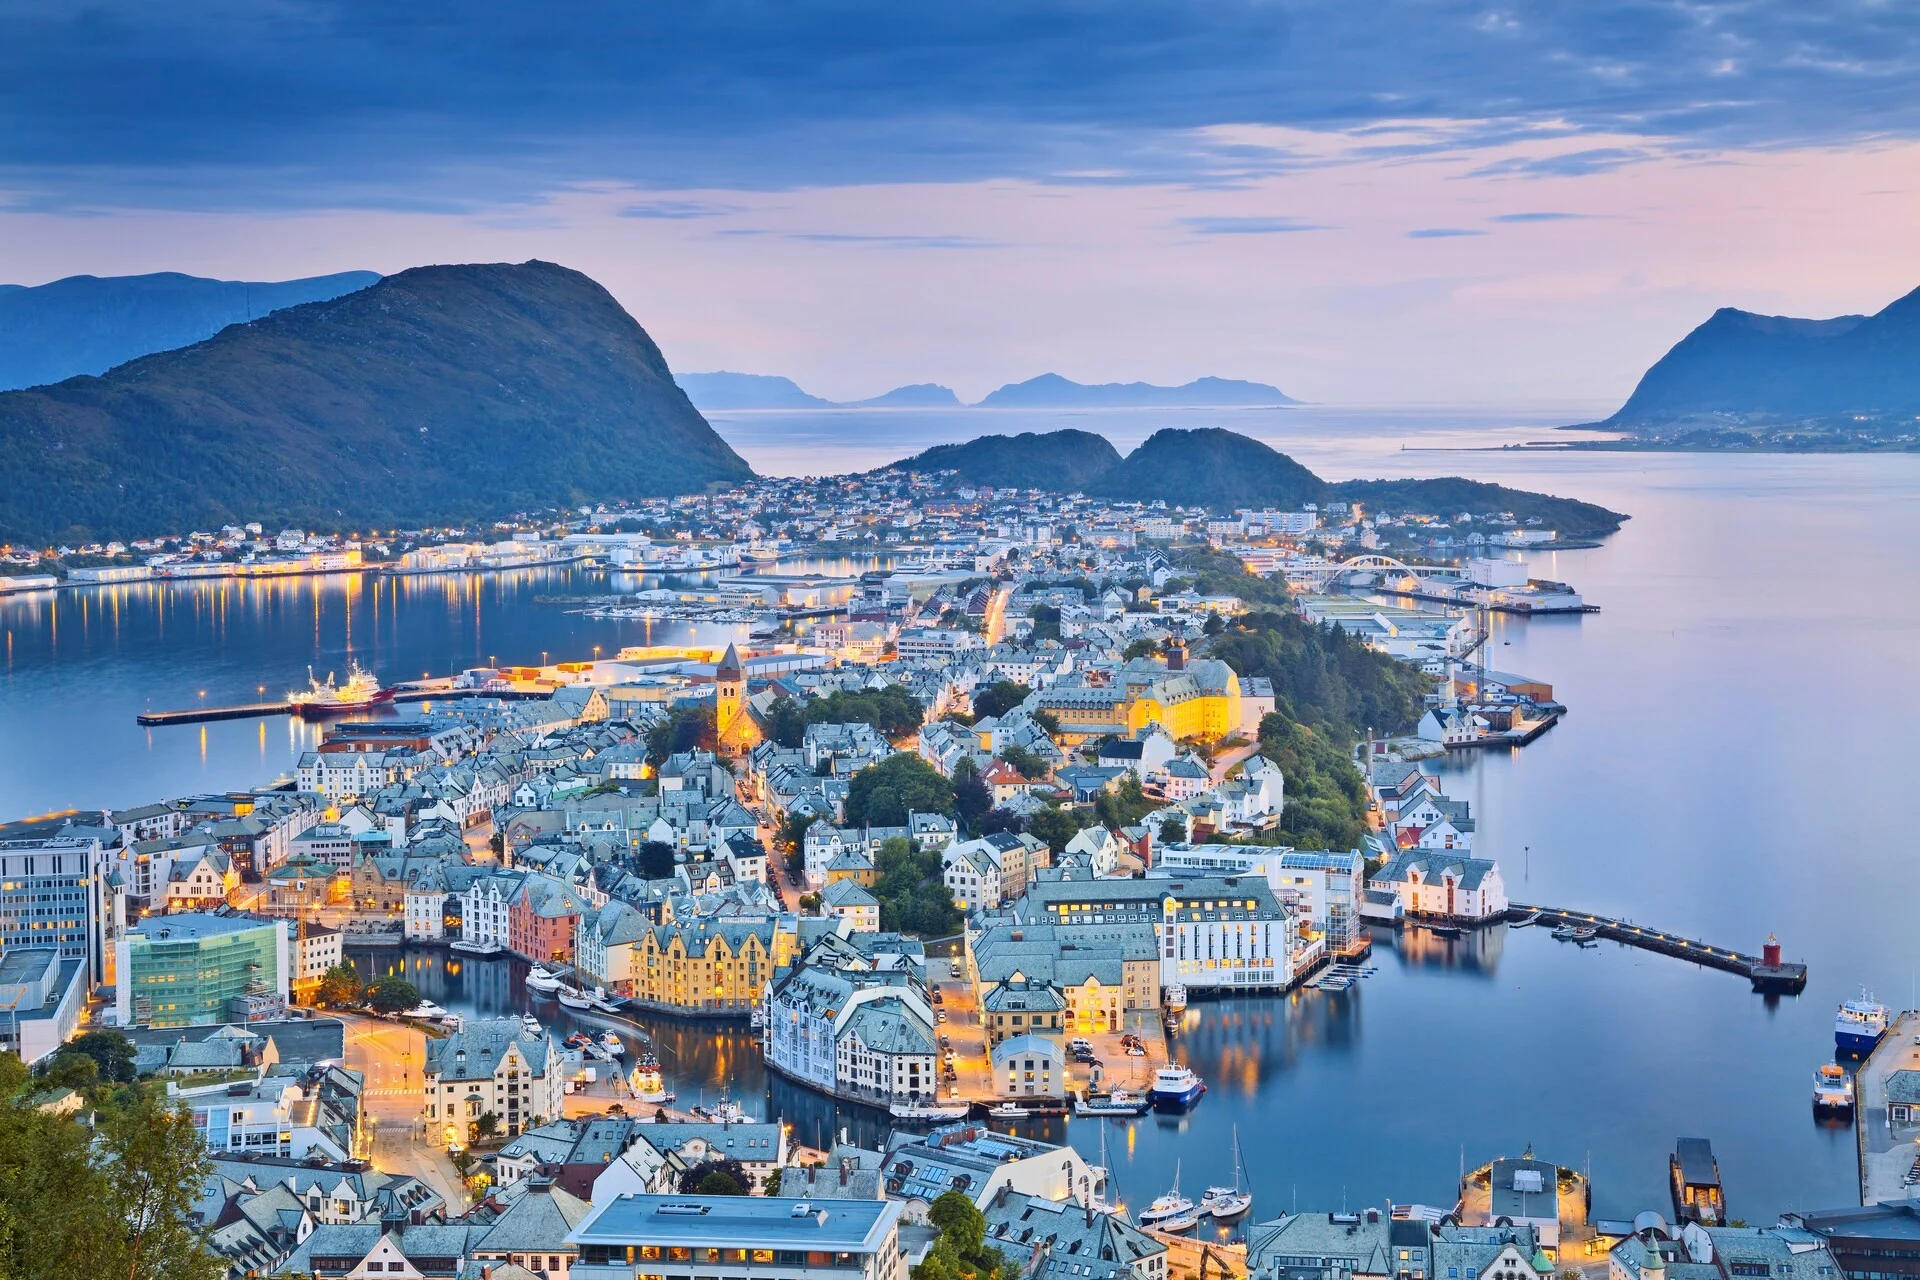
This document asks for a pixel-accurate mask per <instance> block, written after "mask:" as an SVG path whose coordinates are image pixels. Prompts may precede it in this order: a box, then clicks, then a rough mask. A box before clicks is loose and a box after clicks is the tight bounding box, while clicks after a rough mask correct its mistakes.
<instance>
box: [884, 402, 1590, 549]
mask: <svg viewBox="0 0 1920 1280" xmlns="http://www.w3.org/2000/svg"><path fill="white" fill-rule="evenodd" d="M893 465H894V466H895V467H898V468H900V469H902V470H911V471H920V472H933V471H941V470H946V469H948V468H951V469H953V470H955V471H958V472H959V473H960V477H961V479H963V480H965V481H968V482H970V483H973V484H984V485H992V486H994V487H995V488H999V487H1001V486H1005V487H1008V488H1017V489H1051V490H1054V491H1056V492H1073V491H1076V490H1077V491H1080V492H1083V493H1086V494H1089V495H1091V496H1093V497H1099V498H1110V499H1114V500H1117V501H1121V502H1156V501H1158V502H1165V503H1167V504H1168V505H1169V506H1185V507H1205V508H1207V509H1208V510H1210V511H1232V510H1234V509H1236V508H1240V507H1252V508H1258V509H1280V510H1285V509H1293V508H1298V507H1300V506H1303V505H1304V504H1306V503H1309V502H1312V503H1316V504H1318V503H1325V502H1328V501H1347V502H1360V503H1364V504H1365V505H1366V507H1367V508H1368V509H1370V510H1378V511H1388V512H1392V513H1393V514H1395V515H1405V514H1417V515H1433V516H1440V517H1450V516H1453V515H1457V514H1459V513H1460V512H1463V511H1465V512H1469V513H1472V514H1474V515H1487V514H1491V513H1493V512H1498V511H1508V512H1512V513H1513V514H1514V515H1515V516H1516V517H1518V518H1519V519H1521V520H1525V519H1528V518H1529V517H1534V516H1537V517H1539V518H1540V520H1541V521H1542V522H1544V523H1545V524H1546V525H1547V526H1548V527H1550V528H1553V529H1555V530H1557V531H1559V533H1560V534H1561V536H1562V537H1565V538H1569V539H1575V538H1578V539H1587V538H1596V537H1604V536H1606V535H1607V534H1610V533H1614V532H1616V531H1618V529H1619V528H1620V525H1621V523H1622V522H1623V521H1624V520H1625V519H1626V517H1625V516H1623V515H1621V514H1619V513H1618V512H1614V511H1609V510H1607V509H1606V508H1605V507H1601V506H1596V505H1594V504H1593V503H1591V502H1581V501H1578V500H1577V499H1573V498H1558V497H1554V496H1553V495H1551V494H1545V493H1530V492H1528V491H1526V490H1524V489H1509V488H1507V487H1506V486H1504V485H1497V484H1484V483H1481V482H1479V481H1475V480H1465V479H1462V478H1460V477H1459V476H1445V477H1442V478H1440V479H1435V480H1346V481H1341V482H1338V483H1328V482H1327V481H1325V480H1322V479H1321V478H1320V477H1319V476H1317V475H1315V474H1314V473H1313V472H1311V471H1309V470H1307V468H1305V467H1303V466H1301V465H1300V464H1299V463H1298V462H1295V461H1294V460H1293V459H1292V458H1289V457H1288V456H1287V455H1286V454H1284V453H1281V452H1279V451H1278V450H1276V449H1272V448H1270V447H1268V446H1267V445H1264V444H1262V443H1260V442H1259V441H1258V440H1253V439H1250V438H1248V437H1247V436H1243V435H1240V434H1238V433H1236V432H1232V431H1223V430H1221V429H1219V428H1217V427H1205V428H1200V429H1197V430H1183V429H1180V428H1175V427H1168V428H1166V429H1164V430H1161V431H1156V432H1154V433H1153V434H1152V435H1151V436H1149V437H1147V440H1146V442H1145V443H1144V444H1142V445H1141V446H1140V447H1139V448H1137V449H1135V450H1134V451H1133V452H1132V453H1130V454H1128V455H1127V456H1126V457H1125V458H1121V457H1120V455H1119V453H1118V452H1117V451H1116V450H1115V449H1114V447H1113V446H1112V445H1111V444H1110V443H1108V442H1107V439H1106V438H1105V437H1104V436H1097V435H1094V434H1092V433H1091V432H1086V431H1054V432H1050V433H1049V434H1046V435H1035V434H1033V433H1031V432H1029V433H1027V434H1025V435H1018V436H981V437H980V438H978V439H976V440H969V441H967V442H966V443H965V444H943V445H937V446H935V447H934V448H931V449H928V450H927V451H926V452H924V453H921V454H918V455H916V456H915V457H912V458H908V459H906V460H904V461H902V462H896V463H894V464H893Z"/></svg>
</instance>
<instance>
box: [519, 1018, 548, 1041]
mask: <svg viewBox="0 0 1920 1280" xmlns="http://www.w3.org/2000/svg"><path fill="white" fill-rule="evenodd" d="M520 1029H521V1030H522V1031H524V1032H526V1033H527V1034H528V1035H530V1036H538V1035H543V1034H545V1032H546V1028H545V1027H543V1026H541V1025H540V1019H538V1018H536V1017H534V1016H533V1015H532V1014H530V1013H523V1014H521V1015H520Z"/></svg>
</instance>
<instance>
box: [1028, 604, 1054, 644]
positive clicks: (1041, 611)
mask: <svg viewBox="0 0 1920 1280" xmlns="http://www.w3.org/2000/svg"><path fill="white" fill-rule="evenodd" d="M1027 616H1028V617H1029V618H1032V619H1033V631H1032V632H1031V638H1032V639H1033V640H1034V642H1035V643H1038V642H1039V641H1042V640H1058V639H1059V638H1060V610H1058V609H1056V608H1055V607H1054V606H1052V605H1050V604H1037V605H1035V606H1033V608H1031V609H1029V610H1027Z"/></svg>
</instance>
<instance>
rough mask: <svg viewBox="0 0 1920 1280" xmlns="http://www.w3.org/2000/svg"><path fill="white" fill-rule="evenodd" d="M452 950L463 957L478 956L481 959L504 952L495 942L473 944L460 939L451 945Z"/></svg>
mask: <svg viewBox="0 0 1920 1280" xmlns="http://www.w3.org/2000/svg"><path fill="white" fill-rule="evenodd" d="M453 949H454V950H455V951H458V952H459V953H460V954H461V955H463V956H479V957H481V958H482V959H485V958H487V957H489V956H497V955H499V954H500V953H501V952H503V951H505V950H506V948H505V947H503V946H501V945H500V944H499V943H497V942H474V941H471V940H470V939H467V938H461V939H459V940H458V941H456V942H455V943H454V944H453Z"/></svg>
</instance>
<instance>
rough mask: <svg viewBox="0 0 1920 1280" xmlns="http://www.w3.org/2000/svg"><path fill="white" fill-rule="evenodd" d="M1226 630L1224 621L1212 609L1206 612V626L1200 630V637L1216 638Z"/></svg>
mask: <svg viewBox="0 0 1920 1280" xmlns="http://www.w3.org/2000/svg"><path fill="white" fill-rule="evenodd" d="M1226 629H1227V622H1226V619H1224V618H1222V617H1221V616H1220V615H1219V614H1218V613H1216V612H1214V611H1213V610H1212V609H1209V610H1207V621H1206V625H1205V626H1203V627H1201V628H1200V633H1201V634H1202V635H1209V636H1217V635H1219V634H1220V633H1221V632H1222V631H1225V630H1226Z"/></svg>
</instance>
